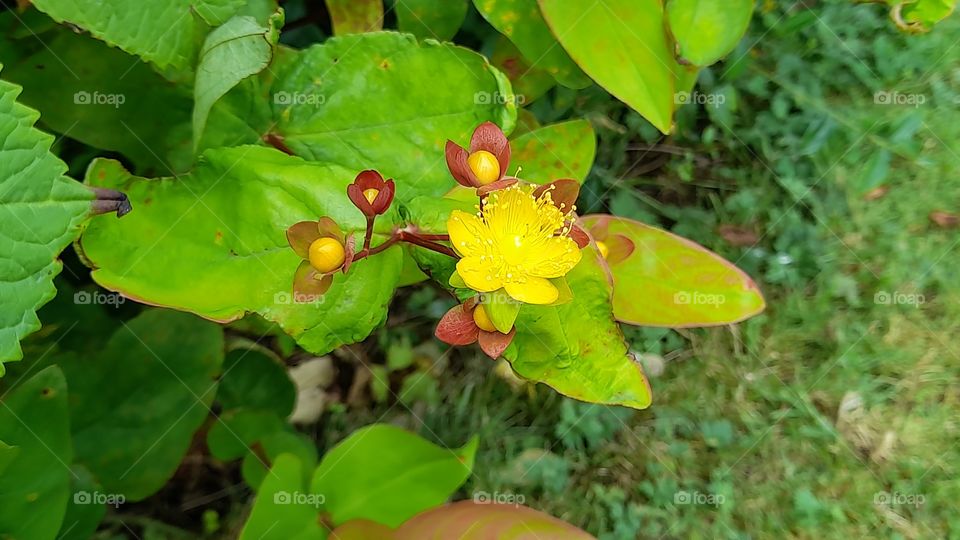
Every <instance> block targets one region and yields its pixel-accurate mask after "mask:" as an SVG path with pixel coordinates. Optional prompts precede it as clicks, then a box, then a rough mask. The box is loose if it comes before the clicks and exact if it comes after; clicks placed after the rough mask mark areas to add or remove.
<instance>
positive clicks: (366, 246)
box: [363, 216, 375, 251]
mask: <svg viewBox="0 0 960 540" xmlns="http://www.w3.org/2000/svg"><path fill="white" fill-rule="evenodd" d="M374 219H375V216H367V232H366V235H365V236H364V237H363V251H368V250H369V249H370V240H371V239H372V238H373V220H374Z"/></svg>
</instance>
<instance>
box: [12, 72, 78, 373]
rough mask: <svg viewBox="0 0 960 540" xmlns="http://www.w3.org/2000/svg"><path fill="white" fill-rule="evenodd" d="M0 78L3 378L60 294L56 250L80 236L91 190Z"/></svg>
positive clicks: (60, 249) (14, 91) (14, 93)
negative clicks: (70, 172)
mask: <svg viewBox="0 0 960 540" xmlns="http://www.w3.org/2000/svg"><path fill="white" fill-rule="evenodd" d="M19 93H20V89H19V88H18V87H17V86H15V85H12V84H10V83H7V82H4V81H0V261H2V262H0V304H2V305H3V309H2V310H0V376H3V373H4V371H5V370H4V367H3V362H5V361H10V360H19V359H20V358H21V357H22V356H23V353H22V351H21V349H20V339H22V338H23V337H24V336H26V335H27V334H29V333H31V332H34V331H36V330H38V329H39V328H40V320H39V319H37V313H36V310H37V308H38V307H40V306H42V305H43V304H45V303H47V302H48V301H50V299H51V298H53V296H54V295H55V294H56V289H55V288H54V286H53V277H54V276H56V275H57V274H59V273H60V269H61V267H62V265H61V263H60V261H59V260H57V256H58V255H59V254H60V252H61V251H63V249H64V248H65V247H67V245H68V244H70V242H71V241H73V239H74V238H75V237H76V236H77V235H78V234H79V232H80V230H79V227H80V224H81V222H82V221H83V220H84V218H85V217H86V215H87V213H88V212H89V210H90V202H91V200H92V199H93V194H92V193H91V192H90V191H89V190H87V189H86V188H84V187H83V186H82V185H80V184H79V183H77V182H74V181H73V180H70V179H69V178H67V177H65V176H63V174H64V172H66V170H67V166H66V165H65V164H64V163H63V162H62V161H60V160H59V159H58V158H57V157H56V156H54V155H53V154H51V153H50V145H51V144H52V143H53V137H51V136H50V135H48V134H46V133H43V132H41V131H38V130H36V129H34V127H33V124H34V122H36V121H37V118H38V116H39V115H38V114H37V112H36V111H33V110H31V109H28V108H26V107H24V106H23V105H20V104H19V103H17V102H16V97H17V95H18V94H19Z"/></svg>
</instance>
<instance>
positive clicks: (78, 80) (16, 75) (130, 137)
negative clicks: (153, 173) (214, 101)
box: [0, 29, 192, 171]
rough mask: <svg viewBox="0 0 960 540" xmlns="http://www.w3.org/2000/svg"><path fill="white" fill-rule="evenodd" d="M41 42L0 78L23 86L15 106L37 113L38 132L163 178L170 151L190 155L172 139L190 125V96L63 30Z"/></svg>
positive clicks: (182, 140) (181, 141)
mask: <svg viewBox="0 0 960 540" xmlns="http://www.w3.org/2000/svg"><path fill="white" fill-rule="evenodd" d="M44 41H45V42H46V45H47V46H46V47H42V48H40V49H39V50H38V51H37V52H36V53H34V54H32V55H30V56H29V57H27V58H25V59H23V60H21V61H19V62H16V63H10V64H8V65H7V66H6V68H5V69H4V76H5V77H6V78H8V79H9V80H11V81H13V82H15V83H17V84H20V85H22V86H23V94H22V95H21V96H20V101H22V102H23V103H25V104H27V105H29V106H31V107H37V108H42V109H43V123H44V125H45V126H47V127H49V128H50V129H52V130H54V131H56V132H58V133H64V134H67V133H68V134H69V135H70V137H71V138H73V139H77V140H78V141H80V142H83V143H85V144H88V145H90V146H93V147H94V148H100V149H103V150H113V151H116V152H120V153H122V154H123V155H125V156H126V157H128V158H129V159H130V160H131V161H133V163H134V164H136V165H137V167H138V168H150V169H159V168H162V169H163V170H164V171H166V165H165V163H166V161H167V160H166V158H167V156H168V154H169V153H170V151H171V150H172V149H173V148H174V147H177V146H179V145H184V146H186V148H187V149H188V150H190V141H189V139H190V137H189V133H186V134H184V135H185V136H183V137H181V136H179V135H180V133H179V132H176V133H174V132H173V130H175V129H177V128H178V127H179V126H185V125H189V122H190V109H191V107H192V104H191V97H190V93H189V90H183V89H181V88H178V87H176V86H174V85H173V84H172V83H170V82H168V81H167V80H165V79H164V78H163V77H161V76H160V75H158V74H157V73H156V72H155V71H153V69H152V68H151V67H150V66H149V65H147V64H145V63H143V62H141V61H140V60H139V59H138V58H137V57H135V56H130V55H129V54H126V53H124V52H123V51H121V50H119V49H116V48H114V47H110V46H108V45H107V44H105V43H103V42H101V41H97V40H96V39H93V38H91V37H89V36H87V35H82V34H77V33H75V32H72V31H70V30H66V29H63V30H62V31H58V32H56V34H55V36H54V37H53V38H48V37H46V36H44ZM93 58H95V59H96V61H95V62H92V61H90V59H93ZM0 60H2V61H4V62H6V61H8V60H9V59H8V58H7V57H0ZM120 74H123V76H122V77H120V76H119V75H120ZM188 130H189V128H188Z"/></svg>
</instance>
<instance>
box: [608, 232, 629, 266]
mask: <svg viewBox="0 0 960 540" xmlns="http://www.w3.org/2000/svg"><path fill="white" fill-rule="evenodd" d="M603 243H604V245H605V246H607V256H606V257H605V258H606V259H607V264H609V265H614V264H619V263H621V262H623V261H625V260H627V257H629V256H630V255H632V254H633V252H634V250H635V249H636V246H635V245H634V244H633V240H630V239H629V238H627V237H626V236H624V235H622V234H611V235H610V236H608V237H607V238H606V239H605V240H603Z"/></svg>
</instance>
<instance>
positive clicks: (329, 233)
mask: <svg viewBox="0 0 960 540" xmlns="http://www.w3.org/2000/svg"><path fill="white" fill-rule="evenodd" d="M317 228H318V229H319V230H320V238H334V239H336V240H337V241H338V242H340V243H341V244H342V243H343V231H341V230H340V226H339V225H337V222H336V221H334V220H333V219H332V218H328V217H326V216H324V217H322V218H320V219H318V220H317Z"/></svg>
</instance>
